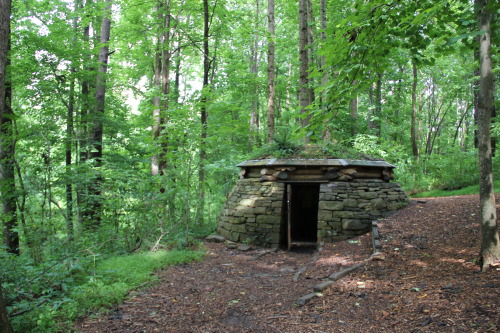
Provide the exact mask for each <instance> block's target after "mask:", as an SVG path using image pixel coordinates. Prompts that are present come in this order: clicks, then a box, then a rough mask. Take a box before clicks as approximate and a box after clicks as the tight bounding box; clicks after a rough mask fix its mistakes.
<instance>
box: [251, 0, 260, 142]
mask: <svg viewBox="0 0 500 333" xmlns="http://www.w3.org/2000/svg"><path fill="white" fill-rule="evenodd" d="M259 15H260V0H255V20H254V21H255V26H254V30H255V34H254V41H253V45H252V47H251V52H250V53H251V58H250V75H251V77H252V82H253V83H254V85H255V86H254V96H252V102H251V103H252V106H251V109H250V140H249V144H248V148H249V149H252V147H253V146H254V145H255V144H256V143H257V142H258V138H259V98H258V95H259V81H258V71H259V42H260V40H259V33H258V31H259V30H260V20H259Z"/></svg>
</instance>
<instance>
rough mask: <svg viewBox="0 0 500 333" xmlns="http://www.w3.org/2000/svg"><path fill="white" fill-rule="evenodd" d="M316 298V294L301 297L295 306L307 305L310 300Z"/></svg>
mask: <svg viewBox="0 0 500 333" xmlns="http://www.w3.org/2000/svg"><path fill="white" fill-rule="evenodd" d="M316 296H318V295H317V294H316V293H310V294H307V295H305V296H302V297H301V298H299V300H298V301H297V305H300V306H303V305H306V304H307V303H309V301H310V300H312V299H313V298H314V297H316Z"/></svg>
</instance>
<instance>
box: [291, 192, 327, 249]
mask: <svg viewBox="0 0 500 333" xmlns="http://www.w3.org/2000/svg"><path fill="white" fill-rule="evenodd" d="M319 186H320V184H317V183H316V184H314V183H312V184H311V183H294V184H287V186H286V201H287V205H286V218H285V220H286V230H287V237H286V248H288V249H291V248H292V247H304V246H317V241H318V204H319Z"/></svg>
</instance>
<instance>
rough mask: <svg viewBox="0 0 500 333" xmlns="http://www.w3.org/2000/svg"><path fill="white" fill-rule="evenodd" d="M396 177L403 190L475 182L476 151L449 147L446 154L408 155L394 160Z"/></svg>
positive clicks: (452, 186)
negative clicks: (416, 158)
mask: <svg viewBox="0 0 500 333" xmlns="http://www.w3.org/2000/svg"><path fill="white" fill-rule="evenodd" d="M395 172H396V180H397V181H398V182H400V183H401V185H402V186H403V188H404V189H405V191H406V192H407V193H410V194H414V193H418V192H422V191H428V190H433V189H440V190H456V189H460V188H464V187H467V186H470V185H473V184H476V183H477V182H478V177H479V175H478V166H477V154H476V153H475V152H474V151H472V152H461V151H456V150H455V151H450V152H448V153H447V154H446V155H431V156H425V157H423V158H422V159H421V160H419V161H415V160H414V159H413V158H412V157H408V158H407V159H406V160H402V161H399V163H397V168H396V170H395Z"/></svg>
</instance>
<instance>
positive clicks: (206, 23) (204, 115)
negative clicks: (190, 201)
mask: <svg viewBox="0 0 500 333" xmlns="http://www.w3.org/2000/svg"><path fill="white" fill-rule="evenodd" d="M203 17H204V20H203V89H202V95H201V117H200V120H201V134H200V162H199V166H198V168H199V170H198V182H199V183H198V195H199V202H198V210H197V220H198V223H200V224H203V223H204V209H205V160H206V158H207V130H208V124H207V120H208V112H207V102H208V97H207V95H208V92H209V89H210V87H209V78H210V76H209V75H210V65H211V63H210V48H209V43H208V41H209V36H210V13H209V10H208V0H203Z"/></svg>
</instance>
